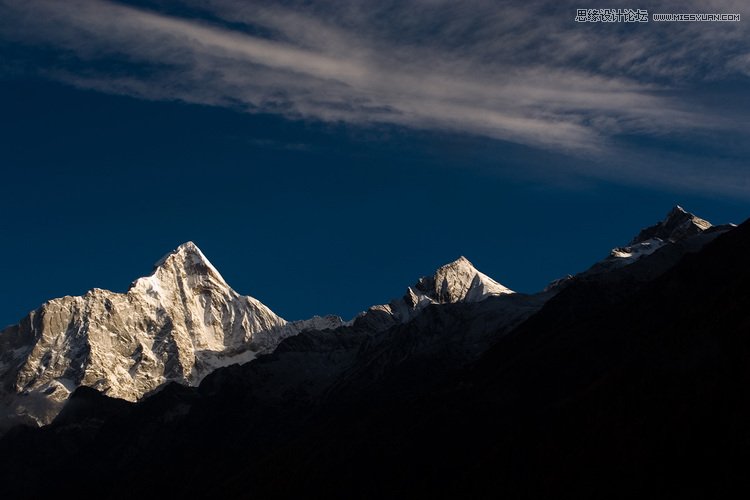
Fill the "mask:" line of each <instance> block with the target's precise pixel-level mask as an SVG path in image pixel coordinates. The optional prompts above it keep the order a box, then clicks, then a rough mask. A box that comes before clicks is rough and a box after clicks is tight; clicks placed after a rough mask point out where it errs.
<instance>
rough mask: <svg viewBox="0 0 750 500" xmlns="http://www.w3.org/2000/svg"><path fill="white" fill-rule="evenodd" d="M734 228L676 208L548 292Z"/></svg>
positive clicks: (550, 288)
mask: <svg viewBox="0 0 750 500" xmlns="http://www.w3.org/2000/svg"><path fill="white" fill-rule="evenodd" d="M733 227H735V225H734V224H722V225H719V226H714V225H712V224H711V223H710V222H708V221H707V220H705V219H701V218H700V217H698V216H696V215H694V214H691V213H690V212H687V211H685V210H684V209H683V208H682V207H681V206H679V205H676V206H675V207H674V208H672V210H670V211H669V213H668V214H667V215H666V217H665V218H664V219H663V220H662V221H660V222H657V223H656V224H654V225H653V226H649V227H647V228H645V229H642V230H641V231H640V232H639V233H638V234H637V235H636V236H635V237H634V238H633V239H632V240H631V241H630V243H628V244H627V245H626V246H622V247H617V248H613V249H612V251H611V252H610V254H609V255H608V256H607V257H606V258H605V259H603V260H601V261H599V262H597V263H595V264H594V265H593V266H591V267H590V268H589V269H588V270H586V271H584V272H582V273H579V274H577V275H576V276H573V275H568V276H565V277H563V278H560V279H557V280H554V281H553V282H551V283H550V284H549V285H547V287H546V288H545V291H550V290H556V289H559V288H560V287H561V286H566V285H567V284H569V282H570V280H573V279H575V278H578V277H586V276H591V275H596V274H601V273H604V272H608V271H611V270H614V269H618V268H622V267H625V266H627V265H630V264H633V263H634V262H636V261H638V260H640V259H641V258H643V257H645V256H647V255H651V254H653V253H654V252H656V251H657V250H659V249H661V248H663V247H665V246H667V245H670V244H674V243H678V242H687V241H693V240H696V239H699V237H700V238H704V237H712V236H716V235H718V234H720V233H722V232H724V231H727V230H729V229H731V228H733ZM703 243H705V242H703ZM696 244H697V245H698V247H700V246H701V242H696Z"/></svg>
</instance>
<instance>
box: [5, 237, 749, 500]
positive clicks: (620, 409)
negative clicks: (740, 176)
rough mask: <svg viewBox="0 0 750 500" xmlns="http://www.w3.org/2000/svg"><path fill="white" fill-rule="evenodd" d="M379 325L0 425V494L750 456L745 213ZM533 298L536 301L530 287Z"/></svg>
mask: <svg viewBox="0 0 750 500" xmlns="http://www.w3.org/2000/svg"><path fill="white" fill-rule="evenodd" d="M688 250H691V248H688V246H684V247H681V246H680V245H673V246H669V247H665V248H663V249H660V250H658V251H656V252H655V253H653V254H652V255H648V256H647V257H644V258H643V259H641V260H640V261H638V262H636V263H635V264H632V265H631V266H628V267H625V268H622V269H616V270H614V271H611V272H608V273H605V274H595V275H590V276H582V277H581V278H579V279H575V280H571V282H569V283H568V284H567V285H566V286H565V287H564V289H562V290H561V291H560V292H559V293H557V295H555V296H554V297H552V298H551V299H549V300H547V301H546V302H545V300H546V299H547V298H548V297H545V296H542V295H537V296H524V295H520V294H516V295H508V296H500V297H491V298H488V299H487V300H485V301H482V302H479V303H472V304H445V305H439V306H430V307H428V308H426V309H425V310H424V312H423V313H422V314H420V315H419V316H417V317H416V318H414V319H413V320H412V321H410V322H409V323H407V324H404V325H398V326H395V327H393V328H390V329H389V330H387V331H385V332H379V333H373V332H371V331H369V330H367V329H364V328H358V327H357V326H356V324H355V325H354V326H353V327H346V328H344V329H338V330H334V331H330V330H329V331H314V332H303V333H301V334H300V335H297V336H295V337H290V338H288V339H286V340H284V341H283V342H282V343H281V344H280V346H279V348H277V350H276V351H275V352H274V353H273V354H270V355H267V356H263V357H260V358H258V359H257V360H256V361H254V362H252V363H249V364H246V365H242V366H237V365H235V366H231V367H227V368H223V369H219V370H217V371H216V372H215V373H213V374H212V375H209V376H208V377H207V378H206V379H205V380H204V381H203V383H201V385H200V386H199V387H198V388H187V387H183V386H179V385H177V384H170V385H168V386H167V387H165V388H164V389H163V390H161V391H160V392H158V393H157V394H155V395H154V396H152V397H150V398H147V399H145V400H144V401H142V402H141V403H138V404H133V403H128V402H125V401H120V400H115V399H111V398H108V397H106V396H103V395H101V394H99V393H98V392H96V391H94V390H91V389H87V388H79V389H78V390H77V391H76V392H75V393H74V395H73V396H72V398H71V400H70V401H69V403H68V404H67V405H66V407H65V409H64V410H63V412H61V413H60V414H59V415H58V417H57V419H56V420H55V422H54V423H53V424H52V425H50V426H48V427H45V428H41V429H32V428H25V427H19V428H16V429H14V430H13V431H11V432H10V433H8V434H7V435H6V436H5V437H4V438H3V439H2V441H0V480H2V484H3V486H4V489H5V491H7V492H8V494H9V498H10V497H12V498H25V497H39V496H42V495H44V494H55V495H63V494H66V493H75V494H77V495H78V496H81V495H83V496H96V497H99V498H132V497H136V496H138V495H146V496H151V495H155V494H169V495H170V496H176V495H185V496H187V497H190V498H196V497H209V496H210V497H216V498H249V497H253V498H274V497H291V496H302V497H304V498H310V497H314V498H344V497H345V498H383V497H412V496H415V495H420V496H421V495H429V496H436V497H456V496H459V497H471V496H480V497H482V496H490V495H492V496H493V497H494V496H503V495H505V496H510V497H516V498H517V497H540V496H551V497H560V496H563V495H566V494H571V493H577V494H578V495H580V496H586V497H597V498H602V497H603V498H612V497H615V498H618V497H619V498H625V497H627V498H631V497H633V496H660V497H663V496H676V495H680V494H682V495H690V496H696V495H700V496H709V495H710V496H712V497H715V496H719V495H727V494H728V493H729V492H733V491H734V490H736V489H737V488H738V487H739V488H744V487H746V486H747V485H746V484H745V483H746V481H747V479H746V477H747V475H746V470H747V466H748V465H749V464H750V460H749V458H750V457H749V454H750V453H749V452H750V426H748V422H750V397H748V391H747V388H748V387H750V384H749V383H750V292H748V287H747V283H748V282H750V261H749V259H748V257H750V222H745V223H744V224H742V225H741V226H739V227H737V228H736V229H732V230H730V231H728V232H726V233H724V234H722V235H720V236H718V237H717V238H716V239H715V240H713V241H712V242H710V243H708V244H706V245H705V247H703V248H702V249H701V250H700V251H699V252H697V253H688ZM542 304H543V305H542Z"/></svg>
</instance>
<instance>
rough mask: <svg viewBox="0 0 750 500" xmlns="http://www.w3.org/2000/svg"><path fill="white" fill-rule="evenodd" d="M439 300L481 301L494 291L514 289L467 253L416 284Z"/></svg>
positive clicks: (508, 291)
mask: <svg viewBox="0 0 750 500" xmlns="http://www.w3.org/2000/svg"><path fill="white" fill-rule="evenodd" d="M415 287H416V288H418V289H419V290H420V291H421V292H424V293H425V294H427V295H428V296H429V298H431V299H432V300H433V301H435V302H437V303H441V304H443V303H453V302H478V301H480V300H483V299H485V298H487V297H489V296H491V295H502V294H506V293H513V291H512V290H511V289H509V288H507V287H505V286H503V285H501V284H500V283H498V282H497V281H495V280H493V279H492V278H490V277H489V276H487V275H486V274H484V273H481V272H479V270H478V269H477V268H476V267H474V265H473V264H472V263H471V261H469V259H467V258H466V257H464V256H461V257H459V258H458V259H456V260H454V261H453V262H449V263H448V264H445V265H443V266H440V267H439V268H438V269H437V271H435V274H434V275H433V276H430V277H423V278H421V279H420V280H419V282H418V283H417V284H416V285H415Z"/></svg>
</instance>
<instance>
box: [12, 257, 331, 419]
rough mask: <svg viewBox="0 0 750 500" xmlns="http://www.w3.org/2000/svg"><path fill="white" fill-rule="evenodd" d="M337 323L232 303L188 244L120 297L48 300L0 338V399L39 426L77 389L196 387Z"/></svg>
mask: <svg viewBox="0 0 750 500" xmlns="http://www.w3.org/2000/svg"><path fill="white" fill-rule="evenodd" d="M337 320H338V321H340V319H338V318H313V319H311V320H306V321H302V322H294V323H288V322H287V321H285V320H284V319H282V318H281V317H279V316H277V315H276V314H274V312H273V311H271V310H270V309H269V308H268V307H266V306H265V305H263V304H262V303H261V302H259V301H258V300H256V299H254V298H252V297H247V296H241V295H239V294H238V293H237V292H235V291H234V290H233V289H232V288H231V287H230V286H229V285H228V284H227V283H226V281H224V278H222V276H221V274H219V272H218V271H217V270H216V268H215V267H214V266H213V265H212V264H211V263H210V262H209V260H208V259H207V258H206V257H205V255H203V253H202V252H201V251H200V249H199V248H198V247H197V246H196V245H195V244H194V243H192V242H188V243H185V244H182V245H180V246H179V247H177V248H176V249H175V250H173V251H172V252H170V253H168V254H167V255H166V256H164V257H163V258H162V259H161V260H159V261H158V262H157V263H156V265H155V267H154V269H153V272H152V273H151V274H150V275H149V276H146V277H143V278H139V279H137V280H136V281H134V282H133V283H132V285H131V286H130V288H129V289H128V291H127V292H126V293H115V292H111V291H108V290H102V289H98V288H95V289H93V290H91V291H89V292H87V293H86V294H84V295H83V296H80V297H62V298H58V299H53V300H50V301H48V302H47V303H45V304H44V305H42V306H41V307H40V308H39V309H37V310H36V311H33V312H31V313H30V314H29V315H28V316H27V317H26V318H24V319H23V320H22V321H21V322H20V323H19V324H18V325H15V326H12V327H9V328H8V329H6V330H4V331H3V332H2V334H1V335H0V380H2V382H3V384H2V387H3V388H4V389H5V390H6V391H9V392H6V393H5V394H2V393H0V398H1V399H2V400H3V403H4V404H6V405H7V406H8V407H9V408H11V409H12V411H13V412H14V413H15V414H17V415H18V416H20V417H25V418H27V419H29V420H32V421H36V422H39V423H46V422H49V421H50V420H51V418H53V417H54V415H56V413H57V411H59V409H60V407H61V406H62V404H63V402H64V401H65V400H66V399H67V397H68V395H69V394H70V392H71V391H72V390H73V389H75V388H76V387H78V386H80V385H85V386H90V387H94V388H96V389H98V390H100V391H101V392H103V393H105V394H107V395H109V396H112V397H118V398H123V399H127V400H130V401H135V400H137V399H139V398H140V397H142V396H143V395H144V394H146V393H148V392H149V391H152V390H154V389H156V388H157V387H159V386H160V385H162V384H163V383H165V382H167V381H172V380H173V381H178V382H182V383H186V384H195V383H198V382H199V381H200V380H201V379H202V377H203V376H205V375H206V374H207V373H209V372H210V371H212V370H213V369H215V368H216V367H218V366H224V365H227V364H232V363H236V362H244V361H249V360H250V359H252V358H253V357H254V356H255V355H256V354H257V353H262V352H268V351H270V350H273V349H274V348H275V347H276V345H278V343H279V342H280V341H281V340H282V339H283V338H285V337H287V336H289V335H294V334H296V333H298V332H299V331H300V330H301V329H304V328H309V327H315V326H318V325H326V326H327V325H331V326H334V327H335V326H336V324H337Z"/></svg>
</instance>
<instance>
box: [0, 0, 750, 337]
mask: <svg viewBox="0 0 750 500" xmlns="http://www.w3.org/2000/svg"><path fill="white" fill-rule="evenodd" d="M744 4H745V2H740V1H680V2H671V1H666V2H658V3H657V2H640V4H639V5H635V4H634V5H632V6H630V7H633V8H647V9H649V12H664V13H670V12H720V13H740V14H741V15H742V16H743V20H742V21H741V22H739V23H654V22H651V23H648V24H635V25H633V24H625V23H617V24H607V25H604V24H580V23H575V22H574V21H573V18H574V17H575V10H576V8H581V7H588V5H585V4H582V3H581V2H559V1H558V2H552V1H532V2H524V3H523V5H521V3H519V2H515V3H514V2H503V1H484V0H477V1H466V2H453V1H441V0H429V1H428V0H412V1H406V0H401V1H394V2H390V1H381V2H371V1H358V0H351V1H346V2H344V1H339V0H332V1H319V2H301V1H300V2H296V1H285V2H237V1H228V0H213V1H200V2H199V1H197V0H195V1H193V0H184V1H182V2H166V1H128V2H125V1H122V2H112V1H100V0H70V1H66V2H56V1H51V0H50V1H44V0H27V1H23V2H20V1H15V0H0V196H2V198H1V199H2V212H1V213H0V231H1V234H2V235H3V244H2V245H0V273H2V277H3V279H2V282H1V284H0V323H2V324H9V323H13V322H16V321H17V320H18V319H19V318H21V317H22V316H23V315H25V314H26V313H27V312H28V311H29V310H31V309H34V308H36V307H37V306H39V305H40V304H41V303H42V302H44V301H45V300H48V299H50V298H53V297H57V296H62V295H77V294H81V293H84V292H85V291H86V290H88V289H90V288H93V287H99V288H107V289H111V290H115V291H124V290H126V289H127V287H128V285H129V284H130V283H131V282H132V281H133V280H134V279H136V278H137V277H139V276H142V275H145V274H148V273H149V272H150V269H151V265H152V263H153V262H155V261H156V260H158V259H159V258H160V257H161V256H162V255H163V254H164V253H166V252H168V251H169V250H171V249H173V248H174V247H176V246H177V245H179V244H180V243H182V242H184V241H188V240H192V241H195V242H196V243H197V244H198V246H199V247H200V248H201V249H202V250H203V251H204V253H205V254H206V255H207V256H208V258H209V259H210V260H211V261H212V262H213V263H214V265H215V266H216V267H217V268H218V269H219V270H220V271H221V272H222V274H223V275H224V277H225V279H226V280H227V281H228V282H229V283H230V284H231V285H232V286H233V287H234V288H235V289H236V290H237V291H238V292H240V293H244V294H249V295H252V296H254V297H256V298H258V299H259V300H261V301H262V302H264V303H266V304H267V305H268V306H269V307H271V308H272V309H273V310H274V311H276V312H277V313H278V314H280V315H282V316H283V317H285V318H288V319H300V318H306V317H309V316H311V315H313V314H327V313H334V314H339V315H342V316H344V317H345V318H350V317H352V316H353V315H354V314H356V313H357V312H358V311H360V310H363V309H365V308H367V307H368V306H369V305H372V304H375V303H382V302H385V301H387V300H389V299H390V298H392V297H395V296H399V295H400V294H401V293H402V292H403V290H404V289H405V287H406V286H407V285H409V284H411V283H413V282H414V281H415V280H416V279H417V278H418V277H419V276H420V275H424V274H429V273H431V272H432V271H433V270H434V269H435V268H436V267H438V266H439V265H441V264H444V263H446V262H449V261H451V260H453V259H455V258H457V257H458V256H459V255H465V256H466V257H468V258H469V259H470V260H471V261H473V262H474V264H475V265H476V266H477V267H478V268H479V269H481V270H482V271H483V272H485V273H486V274H489V275H490V276H492V277H494V278H495V279H497V280H498V281H500V282H501V283H503V284H505V285H506V286H509V287H511V288H513V289H515V290H518V291H524V292H532V291H535V290H538V289H540V288H542V287H543V286H544V285H545V284H546V283H547V282H549V281H551V280H553V279H555V278H558V277H560V276H563V275H565V274H567V273H575V272H577V271H581V270H583V269H585V268H586V267H588V266H589V265H590V264H591V263H593V262H594V261H595V260H598V259H600V258H603V257H604V256H606V255H607V253H608V251H609V249H610V248H612V247H613V246H616V245H621V244H625V243H627V241H628V240H629V239H630V238H631V237H632V236H633V235H634V234H635V233H636V232H637V231H638V230H639V229H640V228H641V227H643V226H646V225H649V224H652V223H654V222H656V221H657V220H658V219H660V218H662V217H663V216H664V215H665V214H666V212H667V211H669V209H670V208H671V207H672V206H673V205H674V204H680V205H682V206H684V207H685V208H686V209H687V210H690V211H692V212H694V213H696V214H698V215H700V216H701V217H704V218H706V219H709V220H710V221H712V222H716V223H723V222H741V221H743V220H744V219H746V218H747V217H749V216H750V176H748V158H750V141H749V140H748V139H750V137H749V136H750V128H749V127H748V124H750V97H748V96H750V92H749V91H750V80H749V77H750V24H748V23H749V22H750V12H749V11H748V10H749V9H748V8H747V7H746V6H745V5H744ZM657 5H658V7H657ZM594 7H623V5H607V2H599V3H597V5H595V6H594Z"/></svg>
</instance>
